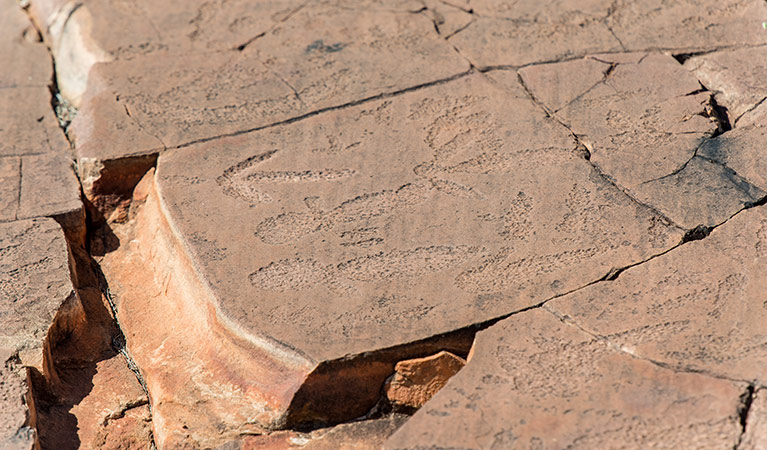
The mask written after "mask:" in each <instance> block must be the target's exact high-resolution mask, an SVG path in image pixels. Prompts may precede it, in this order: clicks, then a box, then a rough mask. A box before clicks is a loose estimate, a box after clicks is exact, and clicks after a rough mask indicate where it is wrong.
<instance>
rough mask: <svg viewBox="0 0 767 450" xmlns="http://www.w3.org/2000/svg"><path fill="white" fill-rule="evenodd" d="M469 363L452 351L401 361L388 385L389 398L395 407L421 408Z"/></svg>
mask: <svg viewBox="0 0 767 450" xmlns="http://www.w3.org/2000/svg"><path fill="white" fill-rule="evenodd" d="M465 364H466V360H464V359H463V358H461V357H459V356H455V355H454V354H452V353H449V352H439V353H437V354H436V355H432V356H427V357H426V358H418V359H410V360H407V361H400V362H398V363H397V365H396V366H395V367H394V375H392V377H391V378H390V379H389V380H387V382H386V385H385V386H384V389H385V391H386V398H388V399H389V401H390V402H391V403H392V404H393V405H394V406H395V407H406V408H420V407H421V406H423V404H424V403H426V402H427V401H429V399H431V398H432V397H433V396H434V394H436V393H437V392H438V391H439V390H440V389H442V388H443V387H444V386H445V384H447V381H448V380H449V379H450V377H452V376H453V375H455V374H456V373H458V371H459V370H461V368H462V367H463V366H464V365H465Z"/></svg>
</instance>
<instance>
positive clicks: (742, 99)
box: [684, 47, 767, 124]
mask: <svg viewBox="0 0 767 450" xmlns="http://www.w3.org/2000/svg"><path fill="white" fill-rule="evenodd" d="M684 66H685V67H686V68H687V69H689V70H691V71H692V72H693V73H694V74H695V76H696V77H698V79H699V80H700V81H701V83H703V85H704V86H706V87H707V88H708V89H709V90H711V91H714V92H716V93H717V94H716V101H717V104H719V105H721V106H724V107H725V108H727V115H728V116H729V119H730V123H732V124H737V121H738V119H740V117H741V116H743V114H745V113H746V112H748V111H750V110H751V109H753V108H754V107H755V106H756V105H757V104H759V103H760V102H762V101H764V99H765V98H767V80H765V79H764V73H765V72H767V48H765V47H755V48H742V49H736V50H724V51H721V52H715V53H709V54H705V55H701V56H695V57H692V58H690V59H688V60H687V61H685V63H684Z"/></svg>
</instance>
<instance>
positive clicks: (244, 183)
mask: <svg viewBox="0 0 767 450" xmlns="http://www.w3.org/2000/svg"><path fill="white" fill-rule="evenodd" d="M275 153H277V150H270V151H268V152H264V153H259V154H257V155H254V156H251V157H250V158H248V159H246V160H244V161H241V162H239V163H237V164H235V165H233V166H232V167H229V168H228V169H226V170H225V171H224V173H223V174H222V175H221V176H219V177H218V178H216V182H217V183H218V184H219V186H221V188H222V189H223V190H224V193H225V194H226V195H229V196H232V197H236V198H240V199H242V200H245V201H247V202H249V203H252V204H255V203H271V202H272V201H273V199H272V197H271V196H270V195H269V194H267V193H265V192H263V191H261V190H259V189H258V185H259V184H262V183H301V182H315V181H333V180H339V179H343V178H348V177H351V176H352V175H354V170H351V169H322V170H303V171H295V170H278V171H255V168H256V166H258V165H259V164H260V163H262V162H264V161H267V160H269V159H271V158H272V157H273V156H274V154H275Z"/></svg>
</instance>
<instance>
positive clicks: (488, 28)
mask: <svg viewBox="0 0 767 450" xmlns="http://www.w3.org/2000/svg"><path fill="white" fill-rule="evenodd" d="M613 3H614V2H612V1H610V0H589V1H587V2H582V1H577V0H550V1H546V2H541V1H536V0H523V1H521V2H506V1H502V0H489V1H480V2H474V1H472V2H471V7H472V9H473V10H474V13H475V15H476V16H477V19H476V20H475V21H474V22H473V23H472V24H471V25H469V26H468V27H467V28H466V29H465V30H463V31H461V32H459V33H457V34H455V35H454V36H453V37H451V38H450V42H451V43H452V44H454V45H455V46H456V48H457V49H458V51H459V52H460V53H461V54H462V55H464V56H465V57H466V58H468V59H469V60H470V61H471V62H472V63H473V64H474V65H475V66H477V67H479V68H487V67H493V66H515V67H516V66H523V65H526V64H532V63H541V62H546V61H557V60H561V59H565V58H572V57H577V56H583V55H586V54H588V53H599V52H617V51H620V50H621V49H622V47H621V43H620V42H619V41H618V40H617V39H616V38H615V36H613V34H612V33H611V32H610V29H609V28H608V27H607V25H606V24H605V20H606V17H607V15H608V14H609V12H610V9H611V7H612V5H613Z"/></svg>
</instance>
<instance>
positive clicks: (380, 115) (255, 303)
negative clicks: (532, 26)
mask: <svg viewBox="0 0 767 450" xmlns="http://www.w3.org/2000/svg"><path fill="white" fill-rule="evenodd" d="M496 83H497V84H496ZM500 86H503V88H501V87H500ZM511 116H513V117H516V118H517V120H515V121H508V120H507V118H508V117H511ZM156 179H157V181H156V186H154V187H153V189H152V192H151V193H150V194H149V196H148V198H147V202H146V204H145V205H144V206H143V209H142V211H141V212H140V213H139V215H138V218H137V223H136V230H137V231H136V234H135V236H134V237H130V236H128V237H125V238H123V237H121V238H120V239H121V241H122V242H126V243H128V246H127V247H125V248H124V249H123V250H121V251H122V252H123V255H124V256H123V257H125V258H129V259H131V261H132V262H130V263H129V264H126V263H124V262H119V261H118V260H117V259H115V260H112V261H111V262H110V260H109V259H107V260H105V262H104V267H105V273H107V276H108V277H110V279H112V280H115V281H114V283H115V284H114V286H113V288H114V289H116V290H118V292H125V291H129V290H131V289H133V292H134V294H132V295H128V294H121V295H120V296H119V297H120V298H121V299H122V300H121V302H120V305H119V308H118V310H119V316H120V323H121V324H122V326H123V329H124V330H125V332H126V337H127V340H128V347H129V348H130V351H131V354H133V355H134V358H135V359H136V361H137V363H138V364H139V366H140V367H141V368H142V371H143V372H144V374H145V377H146V380H147V385H148V387H149V392H150V395H151V397H152V402H153V411H154V414H155V419H156V422H155V423H156V426H157V428H156V438H157V439H158V445H160V446H172V445H179V444H178V442H182V441H187V440H188V441H194V440H195V439H211V438H209V437H208V436H211V432H210V431H209V430H210V429H218V430H231V432H237V433H244V432H250V433H260V432H263V431H260V430H263V429H264V428H274V427H281V426H284V424H285V423H301V422H315V421H317V422H330V423H332V422H333V421H339V420H348V419H349V418H354V417H358V416H361V415H364V414H365V413H366V412H367V411H368V409H369V408H370V407H372V406H373V405H374V404H375V403H376V402H377V400H378V396H379V395H380V389H381V387H382V385H383V383H384V380H385V379H386V378H387V377H388V376H389V375H390V374H391V373H393V371H394V364H395V363H396V362H397V361H399V360H402V359H410V358H415V357H422V356H425V355H429V354H433V353H435V352H437V351H439V350H443V349H444V350H449V351H452V352H454V353H457V354H461V355H465V352H466V351H468V346H469V345H470V341H468V342H466V341H463V342H464V343H463V344H461V343H459V344H456V345H455V346H454V347H453V349H451V348H449V347H445V345H446V344H445V342H444V341H435V342H433V343H429V344H428V345H426V344H418V343H423V342H431V341H428V338H429V337H431V336H435V335H440V334H443V333H448V332H451V331H453V330H456V329H461V328H463V327H466V326H468V325H471V324H474V323H477V322H481V321H485V320H488V319H491V318H494V317H498V316H499V315H503V314H507V313H509V312H511V311H514V310H517V309H520V308H525V307H528V306H531V305H534V304H537V303H540V302H542V301H543V300H545V299H548V298H550V297H552V296H554V295H557V294H562V293H564V292H567V291H569V290H572V289H574V288H577V287H580V286H583V285H585V284H588V283H590V282H593V281H595V280H597V279H599V278H601V277H603V276H604V275H605V274H606V273H608V272H610V271H611V269H613V268H614V267H623V266H625V265H629V264H632V263H634V262H637V261H641V260H643V259H646V258H648V257H649V256H651V255H654V254H656V253H660V252H663V251H664V250H666V249H668V248H670V247H671V246H673V245H675V244H676V243H677V242H679V240H680V238H681V235H682V233H681V230H679V229H676V228H674V227H671V226H669V225H668V224H666V223H665V222H664V221H663V220H661V219H660V218H659V217H658V216H656V215H654V214H653V213H652V212H651V211H649V210H647V209H646V208H644V207H642V206H640V205H637V204H636V203H634V202H632V201H631V200H630V199H629V198H628V197H626V196H625V195H624V194H622V193H621V192H619V191H618V190H616V189H614V187H612V186H611V185H610V184H608V183H607V182H605V181H604V180H603V179H602V178H601V177H599V175H598V174H597V173H596V172H595V171H594V170H593V169H592V168H591V166H590V165H589V164H588V163H587V162H586V161H584V160H583V159H582V158H581V157H580V156H579V155H578V154H577V152H575V145H574V143H573V141H572V140H571V138H570V137H569V136H568V134H567V132H566V130H565V129H563V128H562V127H560V126H559V125H558V124H556V123H554V122H553V121H550V120H547V119H546V118H545V117H544V116H543V114H542V112H540V110H538V109H537V107H535V105H533V104H532V103H531V102H530V100H529V98H528V97H527V95H526V94H525V92H524V91H523V89H522V88H521V86H519V85H518V84H517V82H516V79H515V77H514V74H508V73H507V74H497V75H494V78H493V80H492V81H490V80H487V79H486V78H485V77H484V76H483V75H481V74H476V75H472V76H468V77H463V78H461V79H459V80H455V81H452V82H450V83H447V84H442V85H437V86H433V87H430V88H427V89H423V90H418V91H415V92H411V93H407V94H404V95H401V96H397V97H394V98H391V99H382V100H379V101H374V102H369V103H365V104H363V105H358V106H354V107H350V108H344V109H339V110H337V111H329V112H326V113H323V114H322V116H318V117H313V118H308V119H306V120H302V121H298V122H295V123H292V124H286V125H282V126H277V127H271V128H269V129H266V130H262V131H259V132H255V133H249V134H243V135H239V136H234V137H230V138H225V139H217V140H212V141H209V142H205V143H200V144H197V145H193V146H189V147H186V148H183V149H178V150H174V151H171V152H168V153H165V154H163V155H161V156H160V158H159V160H158V167H157V172H156ZM543 180H547V181H546V182H543ZM610 223H620V224H621V227H620V228H618V229H616V228H608V227H607V226H606V224H610ZM534 224H535V227H536V228H535V229H533V228H534ZM468 230H471V232H470V233H469V232H467V231H468ZM243 236H246V237H247V236H249V238H247V243H243V241H242V239H243ZM115 258H117V256H115ZM576 267H577V270H574V269H575V268H576ZM131 286H133V288H131ZM147 291H148V292H147ZM445 299H449V301H445ZM158 320H159V322H158ZM190 324H194V325H193V326H192V325H190ZM191 329H194V333H192V334H190V331H189V330H191ZM424 340H426V341H424ZM415 344H418V345H415ZM467 344H468V345H467ZM406 354H407V355H409V356H406ZM170 368H172V369H170ZM189 373H193V374H196V375H195V376H192V378H191V380H190V378H189V375H187V374H189ZM245 380H247V382H246V381H245ZM274 380H279V383H275V381H274ZM203 410H204V411H205V413H201V411H203ZM158 417H159V418H160V419H157V418H158ZM200 417H204V419H200ZM206 430H208V431H206ZM219 432H220V431H219ZM227 432H228V431H227ZM207 442H210V444H205V445H212V444H213V442H212V441H207Z"/></svg>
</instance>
